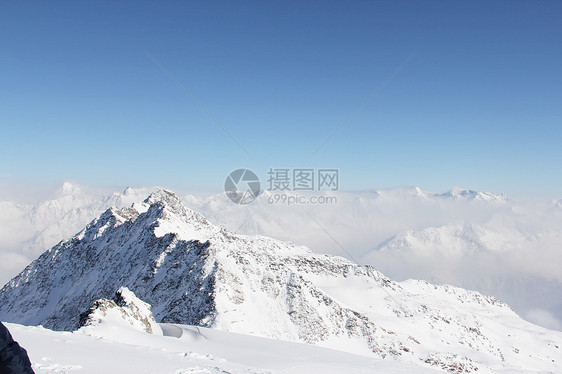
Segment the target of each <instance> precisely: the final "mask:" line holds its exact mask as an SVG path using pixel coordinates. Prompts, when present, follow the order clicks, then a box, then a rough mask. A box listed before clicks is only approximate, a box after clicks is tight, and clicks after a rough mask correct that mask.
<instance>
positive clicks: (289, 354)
mask: <svg viewBox="0 0 562 374" xmlns="http://www.w3.org/2000/svg"><path fill="white" fill-rule="evenodd" d="M6 326H7V327H8V329H10V331H11V333H12V335H13V337H14V339H15V340H17V341H18V342H19V343H20V344H21V345H22V346H23V347H24V348H25V349H27V351H28V354H29V356H30V358H31V361H32V363H33V369H34V370H35V372H36V373H38V374H52V373H76V374H100V373H108V374H132V373H134V374H188V373H189V374H195V373H200V374H206V373H209V374H210V373H213V374H214V373H217V374H219V373H220V374H225V373H231V374H242V373H247V374H266V373H279V374H291V373H294V374H305V373H306V374H308V373H309V374H315V373H318V374H339V373H349V374H354V373H357V374H392V373H412V374H413V373H416V374H418V373H419V374H436V373H442V371H439V370H435V369H430V368H422V367H419V366H415V365H411V364H406V363H401V362H397V361H393V360H381V359H376V358H372V357H366V356H360V355H353V354H350V353H345V352H341V351H336V350H331V349H326V348H320V347H314V346H310V345H305V344H298V343H290V342H284V341H279V340H273V339H266V338H259V337H254V336H248V335H242V334H236V333H229V332H224V331H219V330H215V329H207V328H203V327H194V326H187V325H165V324H164V325H162V328H163V330H164V331H165V332H166V333H167V336H156V335H151V334H148V333H146V332H142V331H138V330H135V329H134V328H130V327H129V328H127V327H126V326H121V325H119V326H117V327H116V326H111V327H107V326H98V327H95V328H88V329H86V330H79V331H77V332H56V331H51V330H47V329H45V328H43V327H27V326H21V325H17V324H11V323H8V324H6Z"/></svg>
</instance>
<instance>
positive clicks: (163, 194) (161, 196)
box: [144, 189, 181, 206]
mask: <svg viewBox="0 0 562 374" xmlns="http://www.w3.org/2000/svg"><path fill="white" fill-rule="evenodd" d="M144 202H145V203H146V204H150V205H154V204H157V203H162V204H165V205H168V206H177V205H181V201H180V199H179V198H178V196H177V195H176V194H175V193H173V192H172V191H170V190H166V189H159V190H156V191H154V192H153V193H151V194H150V196H148V197H147V198H146V199H145V200H144Z"/></svg>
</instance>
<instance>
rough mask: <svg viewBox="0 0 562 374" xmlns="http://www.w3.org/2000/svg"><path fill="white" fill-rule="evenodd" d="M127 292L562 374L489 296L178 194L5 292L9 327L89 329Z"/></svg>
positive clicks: (548, 341) (54, 258)
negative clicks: (211, 211) (85, 318)
mask: <svg viewBox="0 0 562 374" xmlns="http://www.w3.org/2000/svg"><path fill="white" fill-rule="evenodd" d="M121 287H127V288H128V289H130V290H131V291H132V292H134V294H135V295H136V296H137V297H138V298H140V299H141V300H143V301H144V302H146V303H148V304H150V305H151V306H152V312H153V314H154V316H155V318H156V320H157V321H159V322H166V323H182V324H190V325H196V326H202V327H212V328H215V329H219V330H225V331H231V332H237V333H244V334H250V335H256V336H261V337H268V338H275V339H281V340H288V341H294V342H302V343H309V344H315V345H320V346H324V347H330V348H335V349H339V350H344V351H348V352H353V353H356V354H363V355H371V356H376V357H381V358H384V357H387V358H388V357H392V358H395V359H397V360H402V361H407V362H411V363H415V364H420V365H425V366H434V367H438V368H440V369H443V370H446V371H449V372H457V373H460V372H473V371H476V370H479V372H480V373H481V372H490V371H492V370H494V369H498V370H500V369H505V368H507V369H511V370H515V371H524V370H525V371H528V372H553V373H554V372H559V371H560V370H561V363H562V350H561V349H560V348H559V347H560V345H562V334H561V333H558V332H554V331H548V330H545V329H542V328H540V327H538V326H534V325H532V324H530V323H528V322H525V321H523V320H521V319H520V318H519V317H518V316H517V315H516V314H515V313H514V312H513V311H512V310H511V309H510V308H509V307H508V306H507V305H505V304H503V303H502V302H500V301H498V300H496V299H494V298H492V297H487V296H484V295H482V294H479V293H477V292H471V291H466V290H463V289H460V288H455V287H450V286H435V285H431V284H429V283H427V282H423V281H406V282H401V283H397V282H393V281H391V280H390V279H388V278H387V277H385V276H384V275H382V274H381V273H379V272H378V271H376V270H375V269H374V268H373V267H371V266H359V265H357V264H355V263H352V262H350V261H349V260H346V259H344V258H341V257H335V256H329V255H320V254H314V253H312V252H311V251H310V250H309V249H307V248H305V247H300V246H295V245H293V244H289V243H285V242H281V241H278V240H274V239H270V238H266V237H262V236H245V235H237V234H233V233H232V232H229V231H228V230H226V229H225V228H222V227H218V226H214V225H212V224H210V223H209V222H208V221H207V220H206V219H205V218H204V217H203V216H202V215H200V214H198V213H196V212H194V211H192V210H190V209H187V208H185V207H184V206H183V204H182V203H181V202H180V200H179V199H178V198H177V197H176V196H175V195H174V194H173V193H171V192H168V191H164V190H160V191H157V192H154V193H153V194H151V195H150V197H149V198H148V199H146V200H145V201H144V202H143V203H135V204H133V206H132V207H131V208H125V209H114V208H111V209H108V210H107V211H106V212H104V213H103V214H102V215H101V216H100V217H99V218H97V219H95V220H94V221H92V222H91V223H90V224H88V225H87V227H86V228H85V229H84V230H82V231H81V232H80V233H79V234H77V235H76V236H75V237H73V238H72V239H70V240H67V241H63V242H61V243H59V244H57V245H56V246H54V247H53V248H51V249H50V250H48V251H47V252H45V253H44V254H42V255H41V256H40V257H39V258H38V259H37V260H36V261H34V262H33V263H32V264H30V265H29V266H28V267H27V268H26V269H25V270H24V271H23V272H22V273H20V275H18V276H17V277H16V278H14V279H13V280H11V281H10V282H9V283H7V284H6V285H5V286H4V287H3V288H2V290H1V291H0V319H1V320H3V321H8V322H15V323H22V324H28V325H35V324H42V325H44V326H45V327H48V328H52V329H56V330H74V329H76V328H78V327H79V324H80V315H81V314H82V313H84V312H85V311H87V310H89V308H90V307H91V306H92V303H93V302H94V301H96V300H98V299H104V298H105V299H110V298H112V297H113V296H114V295H115V293H116V291H117V290H119V289H120V288H121Z"/></svg>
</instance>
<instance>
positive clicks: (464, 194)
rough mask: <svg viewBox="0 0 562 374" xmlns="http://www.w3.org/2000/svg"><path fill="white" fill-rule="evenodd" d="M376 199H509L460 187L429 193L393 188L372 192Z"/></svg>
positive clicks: (500, 195)
mask: <svg viewBox="0 0 562 374" xmlns="http://www.w3.org/2000/svg"><path fill="white" fill-rule="evenodd" d="M373 192H374V193H375V194H377V196H378V197H380V198H383V199H389V200H405V201H407V200H426V199H449V200H464V201H486V202H496V203H497V202H507V201H509V200H510V199H509V198H508V197H507V196H506V195H504V194H496V193H492V192H480V191H474V190H470V189H466V188H461V187H453V188H452V189H451V190H450V191H447V192H431V191H426V190H423V189H421V188H420V187H393V188H381V189H376V190H373Z"/></svg>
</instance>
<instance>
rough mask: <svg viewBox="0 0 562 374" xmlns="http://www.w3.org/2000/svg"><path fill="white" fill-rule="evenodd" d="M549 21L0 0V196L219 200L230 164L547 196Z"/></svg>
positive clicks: (458, 11)
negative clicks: (212, 193)
mask: <svg viewBox="0 0 562 374" xmlns="http://www.w3.org/2000/svg"><path fill="white" fill-rule="evenodd" d="M561 19H562V2H560V1H521V2H520V1H493V2H490V1H482V2H478V1H471V2H467V1H428V2H420V1H388V2H386V1H383V2H380V1H339V2H335V1H304V2H303V1H298V2H297V1H295V2H290V1H289V2H287V1H283V2H267V1H266V2H262V1H242V2H233V1H220V2H218V1H211V2H206V1H195V2H157V1H150V2H148V1H145V2H133V1H117V2H116V1H101V2H100V1H97V2H87V1H79V2H75V1H66V2H59V1H49V2H46V1H44V2H39V1H34V2H22V1H10V2H8V1H4V2H1V3H0V35H1V37H0V48H1V49H0V126H1V132H0V134H1V138H0V139H1V140H0V143H1V148H0V149H1V150H0V181H3V182H8V183H11V182H27V183H54V182H58V181H63V180H69V179H70V180H74V181H77V182H80V183H84V184H93V185H162V186H169V187H171V188H186V189H190V188H193V189H214V190H219V189H220V188H221V186H222V184H223V182H224V179H225V177H226V175H227V174H228V173H229V172H230V171H231V170H233V169H236V168H240V167H247V168H250V169H253V170H254V171H256V172H257V173H258V174H260V175H261V176H265V173H266V172H267V170H268V169H269V168H270V167H286V168H300V167H311V168H321V167H327V168H339V169H340V187H341V188H342V189H348V190H351V189H368V188H374V187H389V186H397V185H418V186H420V187H422V188H426V189H431V190H438V191H442V190H446V189H448V188H450V187H451V186H453V185H461V186H465V187H469V188H474V189H479V190H488V191H494V192H506V193H509V194H515V195H538V196H549V197H550V196H552V197H554V196H557V197H562V146H561V141H562V22H561ZM150 56H153V57H154V58H155V59H157V60H158V61H160V63H161V64H162V65H163V66H164V67H165V68H166V69H167V70H168V71H169V72H170V73H171V74H172V75H173V76H174V77H175V78H176V79H177V80H178V81H179V82H181V84H182V85H183V86H184V87H185V88H186V89H187V90H188V91H189V92H190V93H191V94H192V95H193V96H194V97H195V98H196V99H197V100H198V101H199V102H200V103H201V104H202V105H203V106H204V107H205V108H206V109H207V111H208V112H209V113H210V114H211V115H212V116H213V117H214V118H216V120H217V121H218V122H219V123H220V124H221V125H222V126H223V127H224V128H225V129H226V130H227V131H228V132H230V133H231V134H232V135H233V136H234V138H235V139H236V140H237V141H238V142H239V143H240V144H241V145H242V147H243V148H244V149H246V151H247V152H248V153H249V154H250V155H251V157H249V156H248V155H247V154H246V153H245V152H244V151H243V150H242V149H241V148H240V147H239V146H238V145H237V144H236V143H235V142H234V141H233V140H232V139H231V138H230V137H228V136H227V135H226V134H225V133H224V132H223V130H222V129H221V128H220V127H219V126H218V125H217V124H216V123H215V122H213V120H212V119H210V118H209V116H208V115H207V114H206V113H205V112H204V111H203V110H202V109H201V108H200V107H199V106H198V105H197V104H196V103H195V102H194V101H193V100H192V99H191V98H190V97H188V96H187V95H186V94H185V93H184V92H183V91H182V90H181V89H180V88H179V87H178V86H177V85H176V84H175V83H174V82H173V81H172V79H170V78H169V77H168V76H167V75H166V74H165V73H164V72H163V71H162V70H161V69H160V68H159V67H158V66H157V65H156V64H155V63H154V62H153V61H152V59H151V58H150ZM409 58H410V59H409ZM408 59H409V60H408ZM407 60H408V62H407V64H406V65H405V66H403V68H402V69H401V70H400V71H399V72H398V73H397V74H396V75H395V76H394V78H393V79H392V80H391V81H390V82H388V84H386V86H384V87H383V88H382V89H381V90H380V91H379V92H378V94H377V95H375V96H374V97H373V98H372V100H371V101H369V102H368V103H366V104H365V105H364V106H363V107H362V108H361V110H360V111H359V112H357V113H356V114H355V116H353V118H351V119H350V120H349V121H348V122H347V123H346V124H345V125H344V126H343V127H341V129H340V130H339V131H338V132H337V134H336V135H335V136H333V137H332V138H331V139H330V140H329V141H328V142H327V143H326V144H325V145H324V146H323V147H322V148H321V149H320V150H319V151H318V152H317V153H316V154H315V155H314V156H312V157H311V154H312V152H313V151H314V150H315V149H316V148H317V147H318V146H319V145H320V144H321V143H322V142H324V141H325V140H326V138H327V137H328V136H329V135H330V134H331V133H332V132H333V131H334V130H335V129H336V128H338V126H340V125H341V123H342V122H343V121H345V120H346V119H347V118H349V117H350V116H351V115H352V113H353V112H354V111H355V110H356V108H357V107H358V106H359V105H360V104H361V103H362V102H363V101H364V100H365V99H366V98H368V97H369V95H371V93H372V92H373V91H375V90H376V89H377V88H378V87H380V86H381V84H383V82H385V80H386V79H387V78H388V77H389V76H391V75H392V74H393V72H395V71H396V70H397V68H398V67H399V66H400V65H401V64H403V63H404V62H405V61H407Z"/></svg>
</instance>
